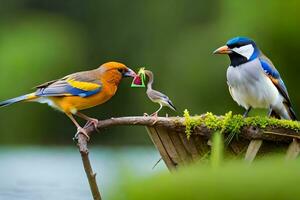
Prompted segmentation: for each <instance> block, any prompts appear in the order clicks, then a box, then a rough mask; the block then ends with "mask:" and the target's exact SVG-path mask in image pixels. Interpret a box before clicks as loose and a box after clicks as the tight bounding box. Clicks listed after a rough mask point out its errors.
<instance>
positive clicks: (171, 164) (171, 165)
mask: <svg viewBox="0 0 300 200" xmlns="http://www.w3.org/2000/svg"><path fill="white" fill-rule="evenodd" d="M146 130H147V132H148V134H149V136H150V138H151V140H152V142H153V144H154V145H155V147H156V149H157V150H158V151H159V153H160V155H161V157H162V159H163V160H164V162H165V164H166V166H167V167H168V169H169V170H174V169H175V168H176V164H175V163H174V162H173V161H172V159H171V157H170V156H169V154H168V152H167V150H166V148H165V146H164V144H163V141H162V140H161V138H160V137H159V135H158V132H157V131H156V129H155V128H154V127H149V126H148V127H146Z"/></svg>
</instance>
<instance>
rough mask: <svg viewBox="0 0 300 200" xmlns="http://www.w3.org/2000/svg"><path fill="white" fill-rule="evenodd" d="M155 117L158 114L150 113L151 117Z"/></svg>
mask: <svg viewBox="0 0 300 200" xmlns="http://www.w3.org/2000/svg"><path fill="white" fill-rule="evenodd" d="M157 115H158V113H157V112H154V113H152V114H151V115H150V116H151V117H157Z"/></svg>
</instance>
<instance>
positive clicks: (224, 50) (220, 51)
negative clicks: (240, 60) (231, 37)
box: [213, 45, 232, 54]
mask: <svg viewBox="0 0 300 200" xmlns="http://www.w3.org/2000/svg"><path fill="white" fill-rule="evenodd" d="M230 53H232V50H231V49H230V48H229V47H228V46H227V45H225V46H222V47H220V48H218V49H216V50H215V51H214V52H213V54H230Z"/></svg>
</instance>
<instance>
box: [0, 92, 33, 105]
mask: <svg viewBox="0 0 300 200" xmlns="http://www.w3.org/2000/svg"><path fill="white" fill-rule="evenodd" d="M35 98H37V97H36V96H35V94H34V93H31V94H26V95H23V96H19V97H16V98H13V99H9V100H6V101H2V102H0V107H5V106H9V105H11V104H14V103H18V102H22V101H30V100H33V99H35Z"/></svg>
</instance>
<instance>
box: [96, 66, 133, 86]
mask: <svg viewBox="0 0 300 200" xmlns="http://www.w3.org/2000/svg"><path fill="white" fill-rule="evenodd" d="M98 70H99V71H100V72H101V76H102V79H103V80H105V81H107V82H113V83H115V84H119V82H120V81H121V79H122V78H124V77H133V78H134V77H136V73H135V72H134V71H133V70H132V69H130V68H128V67H127V66H126V65H124V64H122V63H119V62H107V63H104V64H102V65H101V66H100V67H99V68H98Z"/></svg>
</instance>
